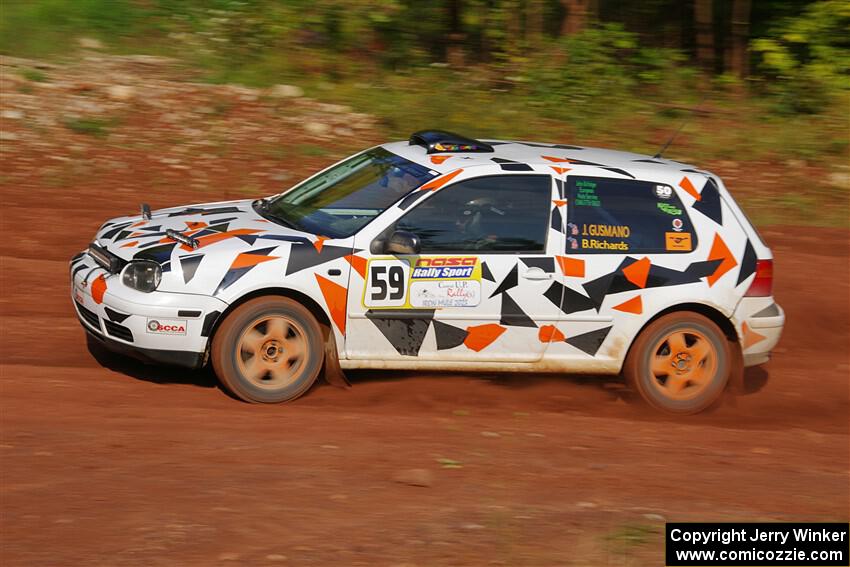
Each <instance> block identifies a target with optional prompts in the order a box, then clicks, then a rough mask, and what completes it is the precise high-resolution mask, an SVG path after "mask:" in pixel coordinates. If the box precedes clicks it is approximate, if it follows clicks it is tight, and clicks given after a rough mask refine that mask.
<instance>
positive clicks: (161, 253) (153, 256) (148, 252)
mask: <svg viewBox="0 0 850 567" xmlns="http://www.w3.org/2000/svg"><path fill="white" fill-rule="evenodd" d="M155 243H156V242H155ZM175 246H177V243H176V242H168V243H166V244H159V245H158V246H152V247H150V248H145V249H144V250H139V251H138V252H136V254H135V255H134V256H133V258H134V259H135V260H153V261H154V262H159V263H160V264H162V263H164V262H166V261H167V260H170V259H171V251H172V250H174V247H175ZM139 248H141V246H140V247H139Z"/></svg>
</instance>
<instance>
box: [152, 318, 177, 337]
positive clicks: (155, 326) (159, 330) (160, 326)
mask: <svg viewBox="0 0 850 567" xmlns="http://www.w3.org/2000/svg"><path fill="white" fill-rule="evenodd" d="M147 331H148V333H153V334H156V335H185V334H186V321H183V320H180V319H173V320H162V321H158V320H156V319H148V324H147Z"/></svg>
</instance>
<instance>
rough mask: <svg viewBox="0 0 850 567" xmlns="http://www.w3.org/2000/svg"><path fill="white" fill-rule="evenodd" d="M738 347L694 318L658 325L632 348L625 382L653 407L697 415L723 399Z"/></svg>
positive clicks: (669, 318)
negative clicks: (733, 350)
mask: <svg viewBox="0 0 850 567" xmlns="http://www.w3.org/2000/svg"><path fill="white" fill-rule="evenodd" d="M732 348H733V345H731V344H730V341H729V340H728V339H727V338H726V336H725V335H724V334H723V331H721V330H720V328H719V327H718V326H717V325H716V324H715V323H714V322H713V321H711V320H710V319H708V318H707V317H704V316H702V315H699V314H698V313H692V312H678V313H671V314H669V315H665V316H663V317H661V318H659V319H658V320H656V321H653V322H652V323H651V324H650V325H648V326H647V327H646V328H645V329H644V330H643V331H642V332H641V334H640V336H638V338H637V340H635V342H634V344H633V345H632V348H631V350H630V351H629V355H628V357H627V358H626V362H625V365H624V367H623V374H624V375H625V378H626V382H627V383H628V384H629V385H630V386H631V387H632V388H633V389H634V390H636V391H637V392H638V393H639V394H640V396H641V397H642V398H643V399H644V400H645V401H646V402H647V403H649V405H651V406H653V407H654V408H656V409H660V410H662V411H666V412H668V413H675V414H693V413H697V412H700V411H703V410H705V409H707V408H708V407H710V406H712V405H713V404H715V403H716V402H717V401H718V400H719V399H720V397H721V396H722V395H723V391H724V389H725V388H726V384H727V382H728V381H729V376H730V374H731V371H732V365H733V364H734V357H733V352H732Z"/></svg>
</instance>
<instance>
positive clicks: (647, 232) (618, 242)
mask: <svg viewBox="0 0 850 567" xmlns="http://www.w3.org/2000/svg"><path fill="white" fill-rule="evenodd" d="M567 188H568V194H569V202H568V207H569V212H568V217H567V223H568V224H567V252H568V253H571V254H634V253H643V254H651V253H679V252H681V253H687V252H691V251H692V250H694V248H696V245H697V236H696V233H695V232H694V230H693V226H692V225H691V220H690V218H688V213H687V211H686V210H685V207H684V206H682V202H681V201H680V200H679V197H678V196H677V195H676V192H675V191H674V190H673V188H672V187H671V186H670V185H665V184H660V183H652V182H650V181H634V180H630V179H609V178H607V177H575V176H570V177H568V179H567Z"/></svg>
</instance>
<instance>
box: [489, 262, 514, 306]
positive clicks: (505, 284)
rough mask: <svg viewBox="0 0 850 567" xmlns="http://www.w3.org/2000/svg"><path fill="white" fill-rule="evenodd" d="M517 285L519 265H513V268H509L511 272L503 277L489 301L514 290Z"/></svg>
mask: <svg viewBox="0 0 850 567" xmlns="http://www.w3.org/2000/svg"><path fill="white" fill-rule="evenodd" d="M518 284H519V264H514V267H513V268H511V271H510V272H508V275H506V276H505V279H503V280H502V283H500V284H499V287H497V288H496V291H494V292H493V293H491V294H490V299H492V298H494V297H496V296H497V295H499V294H500V293H505V292H506V291H508V290H509V289H513V288H515V287H516V286H517V285H518Z"/></svg>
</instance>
